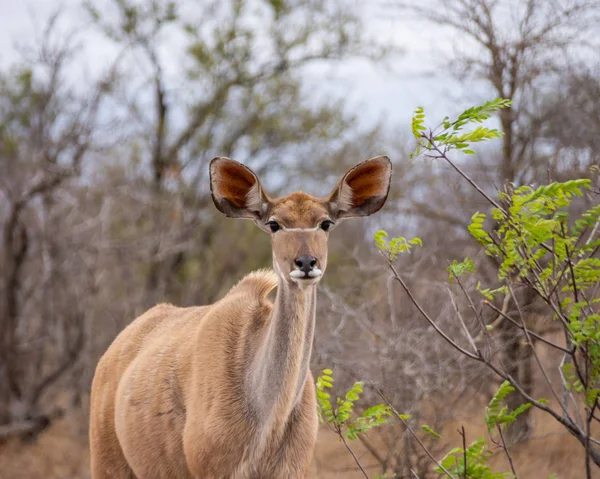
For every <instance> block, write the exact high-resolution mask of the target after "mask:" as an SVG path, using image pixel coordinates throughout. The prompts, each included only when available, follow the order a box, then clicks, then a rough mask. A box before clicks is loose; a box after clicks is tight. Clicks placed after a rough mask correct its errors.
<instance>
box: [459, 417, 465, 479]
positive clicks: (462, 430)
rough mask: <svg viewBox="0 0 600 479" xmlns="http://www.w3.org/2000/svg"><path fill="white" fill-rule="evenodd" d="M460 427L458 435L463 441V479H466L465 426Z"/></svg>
mask: <svg viewBox="0 0 600 479" xmlns="http://www.w3.org/2000/svg"><path fill="white" fill-rule="evenodd" d="M460 429H461V430H460V435H461V436H462V443H463V466H464V470H465V477H464V479H467V435H466V433H465V426H461V427H460Z"/></svg>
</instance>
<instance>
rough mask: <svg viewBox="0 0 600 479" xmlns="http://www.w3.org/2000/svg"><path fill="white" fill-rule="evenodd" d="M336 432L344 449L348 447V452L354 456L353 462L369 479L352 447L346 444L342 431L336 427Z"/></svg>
mask: <svg viewBox="0 0 600 479" xmlns="http://www.w3.org/2000/svg"><path fill="white" fill-rule="evenodd" d="M337 434H338V436H340V439H341V440H342V442H343V443H344V446H346V449H348V451H349V452H350V454H352V457H353V458H354V462H356V465H357V466H358V468H359V469H360V470H361V472H362V473H363V474H364V476H365V477H366V478H367V479H369V475H368V474H367V473H366V472H365V470H364V469H363V467H362V465H361V463H360V461H359V460H358V458H357V457H356V455H355V454H354V451H353V450H352V448H351V447H350V446H348V443H347V442H346V439H345V438H344V433H342V431H341V430H340V429H339V428H338V429H337Z"/></svg>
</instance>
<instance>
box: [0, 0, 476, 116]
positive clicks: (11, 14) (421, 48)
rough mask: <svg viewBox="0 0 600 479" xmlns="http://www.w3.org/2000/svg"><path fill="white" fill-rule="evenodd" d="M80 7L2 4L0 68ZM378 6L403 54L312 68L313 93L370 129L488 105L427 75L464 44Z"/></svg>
mask: <svg viewBox="0 0 600 479" xmlns="http://www.w3.org/2000/svg"><path fill="white" fill-rule="evenodd" d="M80 3H81V2H80V0H62V1H60V3H59V2H57V1H56V0H0V65H2V66H6V65H7V64H8V63H10V62H11V61H13V60H14V59H15V58H16V54H15V50H14V46H15V44H16V43H26V40H27V39H28V38H31V36H32V35H33V34H34V32H35V31H36V27H35V25H38V27H37V30H38V31H39V29H40V28H41V26H43V24H44V22H45V20H46V19H47V18H48V16H49V15H50V13H51V12H53V11H54V10H55V9H56V8H57V5H63V6H64V7H65V8H66V10H67V14H68V15H69V16H72V18H73V19H76V18H82V17H81V13H80V11H79V10H78V9H77V8H78V5H80ZM378 3H379V2H377V0H373V2H372V3H369V4H367V5H369V6H368V7H367V8H366V10H365V18H366V25H367V29H368V32H369V34H370V35H371V36H374V37H376V38H377V39H378V41H380V42H383V43H386V44H394V45H398V46H400V47H401V48H402V49H403V50H404V54H403V55H401V56H398V57H393V58H391V59H389V60H388V62H387V66H376V65H372V64H370V63H368V62H366V61H360V60H353V61H346V62H344V63H342V64H337V65H335V66H333V67H327V68H323V67H314V68H311V69H310V70H309V71H308V81H309V83H311V84H313V85H314V88H311V91H316V92H317V95H319V94H320V95H331V94H333V95H336V96H340V97H343V98H346V99H347V105H348V108H349V109H351V110H352V111H356V112H358V113H359V115H360V117H361V119H362V121H363V122H364V123H365V124H370V123H371V122H374V121H377V120H383V121H384V122H385V123H389V122H391V123H392V124H400V125H401V124H404V125H406V123H407V122H408V121H409V120H410V117H411V114H412V110H413V108H414V107H416V106H418V105H422V106H424V107H425V108H426V111H429V113H430V115H431V117H432V118H436V119H438V118H441V117H442V116H444V115H446V114H452V113H454V112H455V111H457V110H459V109H462V108H464V107H468V106H471V105H472V104H474V103H476V102H478V101H480V100H482V99H488V98H487V97H486V94H485V92H484V91H483V90H482V88H474V85H472V84H470V85H461V84H459V83H457V82H456V81H454V80H451V79H448V77H447V76H443V75H437V76H432V75H430V74H427V70H432V67H431V64H432V62H434V61H435V59H436V53H435V52H438V53H437V55H438V56H437V58H442V55H443V53H444V52H446V53H451V51H452V48H454V47H456V46H457V45H458V46H459V47H460V46H461V45H460V43H458V44H457V42H459V41H460V39H457V38H455V37H454V38H453V37H451V36H450V35H449V34H448V32H444V31H443V30H440V29H434V28H431V27H427V26H425V25H423V24H415V23H411V22H409V21H407V20H406V19H402V18H400V16H399V13H397V12H395V11H394V10H393V9H390V8H389V7H387V8H384V7H381V6H378ZM381 3H387V2H383V1H382V2H381ZM363 5H364V3H363ZM388 5H389V3H388ZM93 48H94V47H93V46H92V51H93ZM93 56H94V57H97V58H99V59H101V58H102V52H96V51H93ZM100 61H101V60H100Z"/></svg>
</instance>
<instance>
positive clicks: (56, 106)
mask: <svg viewBox="0 0 600 479" xmlns="http://www.w3.org/2000/svg"><path fill="white" fill-rule="evenodd" d="M58 20H59V15H58V14H55V15H54V16H52V17H51V19H50V20H49V22H48V24H47V25H46V28H45V30H44V33H43V35H42V37H41V38H40V41H41V43H40V45H39V47H38V49H37V50H36V51H35V52H34V56H33V57H32V58H29V59H28V60H27V62H26V63H24V64H22V65H19V66H17V67H15V68H14V69H13V71H12V72H10V73H8V74H3V75H2V77H0V119H1V120H0V121H1V123H0V178H1V180H0V194H2V196H3V197H4V200H5V201H4V206H3V208H2V210H0V228H1V231H2V245H1V249H0V257H1V258H2V265H3V267H2V269H1V271H0V293H1V296H0V331H1V334H0V339H1V348H0V351H1V353H0V391H1V392H0V439H2V438H4V437H6V436H9V435H11V434H13V433H16V434H25V433H35V432H38V431H39V430H41V429H43V428H45V427H46V426H47V425H48V424H49V423H50V422H51V421H52V419H53V418H55V417H57V416H58V415H60V414H61V410H60V408H58V407H54V406H56V404H54V403H53V402H51V401H50V403H49V404H50V405H48V404H46V403H42V401H41V400H42V397H43V395H44V394H45V393H47V392H48V390H49V389H52V387H54V386H55V385H56V383H57V381H59V380H60V379H61V378H63V377H64V376H65V373H66V372H68V371H69V369H70V368H72V367H73V365H75V364H76V361H77V360H78V358H79V357H80V355H81V353H82V350H83V347H84V341H85V339H86V338H85V337H84V333H85V331H86V329H85V328H84V327H83V324H82V323H83V320H84V312H83V310H82V308H83V304H82V302H81V301H73V302H71V301H70V296H71V295H72V294H73V293H74V292H75V290H74V288H73V284H74V283H73V281H79V280H80V279H81V278H80V276H79V275H78V274H77V273H76V272H74V271H71V270H69V269H68V268H65V267H64V264H63V261H64V259H65V258H64V253H65V252H66V250H63V248H64V247H65V245H59V244H58V242H59V241H60V240H61V238H60V235H59V234H58V233H59V232H60V231H61V229H62V228H64V227H65V225H66V224H67V222H66V218H65V217H64V216H63V215H64V214H65V213H67V211H66V210H65V208H64V202H65V198H64V196H65V195H68V194H69V188H70V187H69V186H68V185H70V184H72V180H73V179H75V178H78V177H80V175H81V174H82V168H83V163H84V159H85V158H86V157H87V156H88V154H89V152H90V151H91V150H92V149H93V147H94V144H95V134H97V133H98V116H99V111H100V108H101V105H102V102H103V100H104V98H105V97H106V95H107V93H108V92H109V88H110V84H111V82H112V75H113V72H112V71H109V72H108V74H107V75H106V76H105V77H104V78H102V79H101V80H99V81H97V82H96V83H95V84H93V85H92V86H91V88H89V89H86V90H85V91H83V92H81V91H78V89H77V87H73V86H72V85H71V84H70V82H69V79H68V75H67V71H68V69H69V67H70V65H71V62H72V60H73V55H74V48H73V41H72V40H73V37H68V38H67V40H66V41H65V42H61V41H57V38H56V29H57V23H58ZM67 201H68V200H67ZM70 290H71V291H72V292H70ZM59 295H60V296H62V297H58V296H59ZM55 392H56V391H55Z"/></svg>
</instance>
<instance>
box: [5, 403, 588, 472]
mask: <svg viewBox="0 0 600 479" xmlns="http://www.w3.org/2000/svg"><path fill="white" fill-rule="evenodd" d="M534 421H535V429H534V433H533V436H532V438H531V439H530V440H529V441H527V442H526V443H523V444H522V445H519V446H518V447H517V448H516V449H515V450H514V451H513V459H514V461H515V465H516V469H517V472H518V474H519V477H520V478H521V479H547V478H548V477H549V476H550V475H551V474H552V473H555V474H556V475H557V477H558V478H560V479H579V478H583V477H585V474H584V469H583V451H582V449H581V447H580V446H579V444H578V443H577V441H575V439H573V438H572V437H571V436H569V435H568V434H565V433H563V432H562V431H561V427H560V426H559V425H558V424H557V423H556V422H555V421H553V420H550V419H548V418H547V417H546V416H544V415H543V414H541V413H539V412H537V411H536V412H534ZM459 425H464V426H465V429H466V432H467V436H468V438H469V439H470V440H473V439H475V438H477V437H479V436H482V435H484V432H485V427H484V425H483V421H482V419H481V415H479V416H475V417H471V418H469V417H464V418H462V419H460V418H457V419H456V420H455V421H452V422H448V423H447V424H445V425H444V427H443V429H442V430H441V432H442V435H443V437H444V438H445V439H446V440H448V442H449V443H450V445H451V446H458V445H460V437H459V435H458V433H457V428H458V426H459ZM81 426H82V424H81V421H79V419H78V418H75V417H71V418H70V419H68V418H67V419H63V420H61V421H59V422H58V423H56V424H55V425H54V426H52V427H51V428H50V429H49V430H48V431H47V432H45V433H44V434H42V435H41V436H40V437H39V439H38V440H37V441H35V442H29V443H24V442H22V441H12V442H10V443H8V444H5V445H3V446H0V478H2V479H5V478H6V479H53V478H56V479H86V478H89V471H88V461H89V455H88V451H87V438H86V437H85V434H83V433H82V427H81ZM351 445H352V447H353V449H354V450H355V453H356V454H357V456H358V457H359V458H360V460H361V463H362V464H363V466H364V467H365V468H366V469H367V471H368V472H369V474H370V475H371V477H373V474H375V473H378V472H381V471H380V470H379V468H378V467H377V465H376V462H375V461H374V460H373V459H372V457H370V455H369V453H368V452H367V451H366V450H365V449H364V448H363V447H362V446H361V444H360V442H353V443H352V444H351ZM492 463H493V465H494V466H495V467H496V468H497V469H498V470H502V471H508V470H509V468H508V464H507V462H506V460H505V459H504V458H503V456H502V455H501V454H498V455H497V456H495V457H494V458H493V459H492ZM311 477H312V478H315V479H333V478H344V479H360V478H362V477H363V476H362V474H361V473H360V472H359V471H358V470H357V468H356V466H355V464H354V461H353V459H352V457H351V456H350V454H349V453H348V452H347V451H346V449H345V447H344V445H343V444H342V443H341V442H339V441H338V439H337V437H336V436H335V435H334V434H333V433H332V432H331V431H329V430H327V428H322V430H321V432H320V435H319V442H318V445H317V449H316V455H315V460H314V461H313V466H312V469H311ZM594 477H597V478H600V472H595V473H594Z"/></svg>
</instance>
